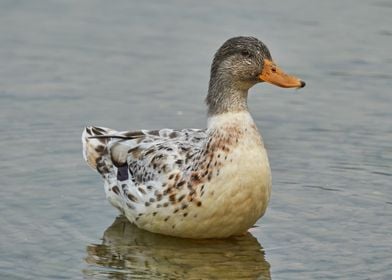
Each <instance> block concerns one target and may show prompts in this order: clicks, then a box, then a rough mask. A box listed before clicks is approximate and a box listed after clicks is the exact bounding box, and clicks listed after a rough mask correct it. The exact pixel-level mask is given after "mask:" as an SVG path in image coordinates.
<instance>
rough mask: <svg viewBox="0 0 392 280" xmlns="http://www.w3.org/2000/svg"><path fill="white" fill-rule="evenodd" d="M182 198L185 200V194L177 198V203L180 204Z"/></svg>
mask: <svg viewBox="0 0 392 280" xmlns="http://www.w3.org/2000/svg"><path fill="white" fill-rule="evenodd" d="M184 198H185V194H183V195H182V196H180V197H179V198H178V202H181V201H182V200H183V199H184Z"/></svg>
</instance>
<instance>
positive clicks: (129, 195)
mask: <svg viewBox="0 0 392 280" xmlns="http://www.w3.org/2000/svg"><path fill="white" fill-rule="evenodd" d="M127 196H128V198H129V200H131V201H133V202H137V198H136V197H135V196H134V195H132V194H130V193H129V194H128V195H127Z"/></svg>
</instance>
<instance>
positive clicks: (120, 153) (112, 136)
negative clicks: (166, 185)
mask: <svg viewBox="0 0 392 280" xmlns="http://www.w3.org/2000/svg"><path fill="white" fill-rule="evenodd" d="M206 137H207V134H206V130H202V129H182V130H174V129H167V128H165V129H160V130H140V131H121V132H118V131H115V130H112V129H109V128H105V127H98V126H88V127H86V128H85V130H84V131H83V135H82V142H83V156H84V159H85V160H86V161H87V163H88V164H89V165H90V167H91V168H93V169H97V168H99V166H97V165H98V161H99V159H100V158H101V157H103V156H105V155H109V156H110V159H111V161H112V163H113V164H114V165H115V166H116V167H120V166H123V165H124V164H129V165H132V163H134V162H138V163H143V162H144V164H150V163H151V160H153V161H155V165H154V163H153V164H152V167H155V168H153V169H156V168H157V167H158V162H157V161H158V160H159V161H160V162H165V161H166V164H168V163H169V162H167V161H168V157H172V158H175V159H177V161H176V164H177V165H180V166H181V165H182V164H180V163H186V162H187V159H191V158H192V155H193V154H195V153H197V152H199V151H200V149H201V147H202V145H203V143H204V141H205V140H206ZM180 160H183V162H181V161H180ZM177 167H178V166H177ZM163 169H165V170H166V171H170V169H171V168H169V167H168V166H164V167H162V168H160V171H161V173H162V172H163V171H164V170H163ZM98 171H99V170H98ZM133 171H136V170H133ZM164 173H167V172H164Z"/></svg>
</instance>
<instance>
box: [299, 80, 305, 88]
mask: <svg viewBox="0 0 392 280" xmlns="http://www.w3.org/2000/svg"><path fill="white" fill-rule="evenodd" d="M305 86H306V83H305V82H304V81H302V80H301V86H300V88H303V87H305Z"/></svg>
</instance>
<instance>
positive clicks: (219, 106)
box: [206, 73, 250, 117]
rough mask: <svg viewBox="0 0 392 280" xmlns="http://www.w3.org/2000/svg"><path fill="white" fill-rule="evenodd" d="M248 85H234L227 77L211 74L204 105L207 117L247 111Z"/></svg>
mask: <svg viewBox="0 0 392 280" xmlns="http://www.w3.org/2000/svg"><path fill="white" fill-rule="evenodd" d="M249 88H250V86H249V85H245V84H243V83H235V82H233V81H232V80H231V79H230V78H229V77H225V76H224V75H220V74H219V73H216V74H215V75H214V74H213V75H212V76H211V79H210V84H209V88H208V95H207V98H206V103H207V106H208V116H209V117H211V116H215V115H220V114H224V113H234V112H241V111H248V104H247V98H248V89H249Z"/></svg>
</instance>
